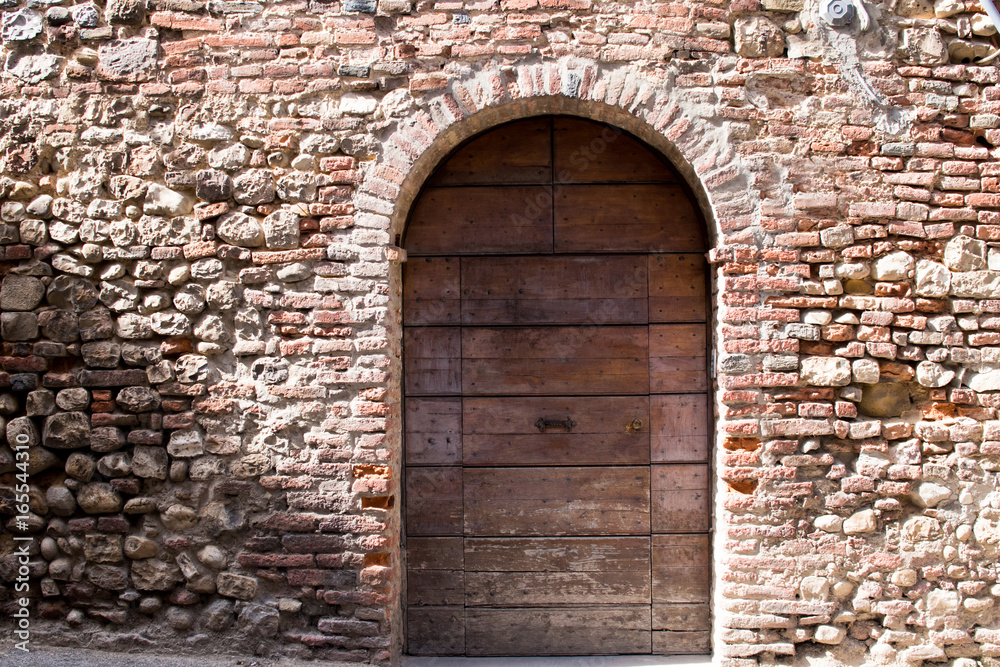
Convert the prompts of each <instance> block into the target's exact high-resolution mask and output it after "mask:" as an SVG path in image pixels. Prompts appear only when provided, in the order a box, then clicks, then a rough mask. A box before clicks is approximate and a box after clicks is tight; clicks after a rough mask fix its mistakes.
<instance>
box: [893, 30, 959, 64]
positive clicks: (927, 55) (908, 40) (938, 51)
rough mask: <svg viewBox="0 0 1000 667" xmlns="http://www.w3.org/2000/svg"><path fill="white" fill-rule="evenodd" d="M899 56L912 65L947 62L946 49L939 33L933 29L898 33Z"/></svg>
mask: <svg viewBox="0 0 1000 667" xmlns="http://www.w3.org/2000/svg"><path fill="white" fill-rule="evenodd" d="M899 54H900V57H901V58H903V59H904V60H906V61H907V62H910V63H912V64H914V65H941V64H943V63H945V62H947V60H948V48H947V47H946V46H945V43H944V40H943V39H941V33H940V32H939V31H937V30H935V29H933V28H905V29H903V30H902V31H900V42H899Z"/></svg>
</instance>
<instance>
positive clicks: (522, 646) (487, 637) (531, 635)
mask: <svg viewBox="0 0 1000 667" xmlns="http://www.w3.org/2000/svg"><path fill="white" fill-rule="evenodd" d="M649 625H650V609H649V605H637V606H620V607H615V606H594V607H590V608H586V607H585V608H579V607H570V608H566V607H549V608H541V609H531V608H524V609H489V608H483V609H468V610H466V642H467V646H466V650H467V652H468V654H469V655H476V656H486V655H615V654H628V653H649V652H650V651H651V649H652V638H651V636H650V630H649Z"/></svg>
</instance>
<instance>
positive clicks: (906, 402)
mask: <svg viewBox="0 0 1000 667" xmlns="http://www.w3.org/2000/svg"><path fill="white" fill-rule="evenodd" d="M912 405H913V404H912V402H911V401H910V390H909V388H908V387H907V386H906V385H905V384H901V383H898V382H882V383H880V384H872V385H865V386H864V388H863V389H862V397H861V402H860V403H858V410H860V411H861V412H862V413H863V414H866V415H869V416H871V417H898V416H899V415H901V414H903V412H905V411H906V410H909V409H910V407H911V406H912Z"/></svg>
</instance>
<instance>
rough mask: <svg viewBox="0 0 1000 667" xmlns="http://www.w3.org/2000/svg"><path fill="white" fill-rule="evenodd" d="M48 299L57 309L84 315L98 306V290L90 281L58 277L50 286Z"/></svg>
mask: <svg viewBox="0 0 1000 667" xmlns="http://www.w3.org/2000/svg"><path fill="white" fill-rule="evenodd" d="M46 299H47V300H48V302H49V304H50V305H52V306H55V307H56V308H67V309H69V310H72V311H73V312H75V313H82V312H84V311H87V310H90V309H91V308H93V307H94V306H96V305H97V289H96V288H95V287H94V284H93V283H91V282H90V281H89V280H83V279H82V278H74V277H72V276H57V277H56V278H55V280H53V281H52V284H50V285H49V289H48V293H47V295H46Z"/></svg>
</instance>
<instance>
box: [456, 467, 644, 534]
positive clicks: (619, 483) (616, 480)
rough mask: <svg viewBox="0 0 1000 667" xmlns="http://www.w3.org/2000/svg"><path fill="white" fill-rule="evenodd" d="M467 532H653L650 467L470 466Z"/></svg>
mask: <svg viewBox="0 0 1000 667" xmlns="http://www.w3.org/2000/svg"><path fill="white" fill-rule="evenodd" d="M463 488H464V493H465V534H466V535H467V536H470V537H472V536H502V535H517V536H535V535H537V536H560V535H641V534H648V533H649V511H650V506H649V468H648V467H614V468H612V467H594V468H465V469H464V477H463Z"/></svg>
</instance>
